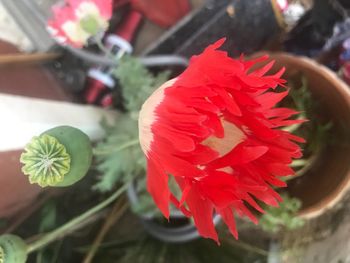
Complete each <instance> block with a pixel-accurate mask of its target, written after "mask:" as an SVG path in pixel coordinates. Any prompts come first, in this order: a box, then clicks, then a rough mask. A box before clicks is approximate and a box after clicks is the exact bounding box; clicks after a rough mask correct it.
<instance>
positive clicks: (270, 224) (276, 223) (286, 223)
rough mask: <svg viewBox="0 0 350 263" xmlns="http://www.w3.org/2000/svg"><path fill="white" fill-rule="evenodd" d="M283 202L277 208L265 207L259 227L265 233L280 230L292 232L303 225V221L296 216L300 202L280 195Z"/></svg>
mask: <svg viewBox="0 0 350 263" xmlns="http://www.w3.org/2000/svg"><path fill="white" fill-rule="evenodd" d="M282 198H283V202H282V203H280V206H279V207H271V206H266V208H265V211H266V213H265V214H263V215H262V217H261V219H260V222H259V225H260V226H261V228H262V229H263V230H265V231H267V232H271V233H276V232H278V231H279V230H281V229H283V228H284V229H287V230H293V229H296V228H299V227H302V226H303V225H304V221H303V220H302V219H301V218H299V217H298V216H297V212H298V211H299V209H300V207H301V202H300V200H299V199H297V198H293V197H289V196H288V195H286V194H283V195H282Z"/></svg>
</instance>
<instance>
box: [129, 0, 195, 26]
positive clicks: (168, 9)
mask: <svg viewBox="0 0 350 263" xmlns="http://www.w3.org/2000/svg"><path fill="white" fill-rule="evenodd" d="M130 2H131V4H132V6H133V8H134V9H136V10H138V11H140V12H141V13H142V14H144V15H145V16H146V17H147V18H148V19H149V20H151V21H152V22H154V23H156V24H158V25H160V26H163V27H169V26H172V25H173V24H175V23H176V22H177V21H178V20H179V19H180V18H182V17H183V16H184V15H186V14H187V13H188V12H189V11H190V4H189V1H188V0H131V1H130Z"/></svg>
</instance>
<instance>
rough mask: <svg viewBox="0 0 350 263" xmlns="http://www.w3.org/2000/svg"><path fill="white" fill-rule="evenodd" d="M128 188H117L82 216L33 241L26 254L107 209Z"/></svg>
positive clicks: (124, 186) (60, 236)
mask: <svg viewBox="0 0 350 263" xmlns="http://www.w3.org/2000/svg"><path fill="white" fill-rule="evenodd" d="M127 188H128V185H127V184H125V185H123V186H122V187H121V188H119V189H118V190H117V191H116V192H115V193H114V194H113V195H111V196H110V197H108V198H107V199H106V200H104V201H103V202H101V203H99V204H98V205H96V206H94V207H93V208H91V209H89V210H88V211H86V212H85V213H83V214H82V215H80V216H78V217H76V218H74V219H72V220H71V221H69V222H67V223H66V224H64V225H63V226H61V227H59V228H57V229H56V230H54V231H52V232H49V233H47V234H45V235H44V236H43V237H41V238H40V239H38V240H36V241H34V242H33V243H31V244H28V247H27V251H28V254H29V253H31V252H34V251H37V250H39V249H41V248H43V247H45V246H47V245H48V244H50V243H51V242H53V241H55V240H57V239H60V238H62V237H63V236H64V235H65V234H66V233H67V232H69V230H70V229H74V228H75V227H76V225H79V224H80V223H81V222H83V221H85V220H86V219H87V218H89V217H90V216H92V215H94V214H95V213H97V212H99V211H100V210H102V209H103V208H105V207H107V206H108V205H109V204H111V203H112V202H113V201H114V200H116V199H117V198H118V197H119V196H120V195H121V194H122V193H123V192H124V191H125V190H126V189H127Z"/></svg>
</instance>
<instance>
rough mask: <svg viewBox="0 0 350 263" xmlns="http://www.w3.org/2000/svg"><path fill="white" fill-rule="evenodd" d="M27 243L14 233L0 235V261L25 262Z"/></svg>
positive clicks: (8, 262) (1, 262) (6, 262)
mask: <svg viewBox="0 0 350 263" xmlns="http://www.w3.org/2000/svg"><path fill="white" fill-rule="evenodd" d="M26 260H27V245H26V243H25V242H24V241H23V240H22V238H20V237H18V236H15V235H10V234H6V235H2V236H0V263H25V262H26Z"/></svg>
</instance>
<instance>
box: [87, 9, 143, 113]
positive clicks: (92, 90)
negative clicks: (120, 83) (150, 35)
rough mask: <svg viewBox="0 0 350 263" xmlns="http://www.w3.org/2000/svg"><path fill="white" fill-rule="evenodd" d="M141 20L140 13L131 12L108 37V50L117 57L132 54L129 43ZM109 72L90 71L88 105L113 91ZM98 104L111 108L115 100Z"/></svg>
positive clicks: (104, 70)
mask: <svg viewBox="0 0 350 263" xmlns="http://www.w3.org/2000/svg"><path fill="white" fill-rule="evenodd" d="M141 20H142V14H141V13H139V12H138V11H135V10H131V11H129V13H128V14H127V16H126V18H125V19H124V20H123V21H122V23H121V24H120V25H119V26H118V27H117V29H116V31H115V33H114V34H110V35H108V36H107V37H106V39H105V42H106V45H107V48H108V49H110V50H111V52H112V53H114V55H115V56H116V57H118V56H119V55H120V54H119V53H120V51H121V52H125V53H131V52H132V46H131V45H130V43H129V42H131V40H132V38H133V36H134V34H135V32H136V30H137V27H138V26H139V24H140V22H141ZM108 72H109V68H99V69H97V68H96V69H91V70H90V71H89V78H90V80H89V84H88V85H89V86H88V87H87V88H86V92H85V100H86V102H87V103H89V104H93V103H96V102H97V100H98V98H99V97H100V95H101V94H102V92H103V91H105V90H106V89H108V88H109V89H113V87H114V81H113V79H112V77H111V76H110V75H109V73H108ZM91 73H92V74H91ZM97 103H98V104H100V105H102V106H103V107H109V106H111V105H112V104H113V100H112V97H108V96H107V97H106V96H105V97H103V98H102V100H101V101H98V102H97Z"/></svg>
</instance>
